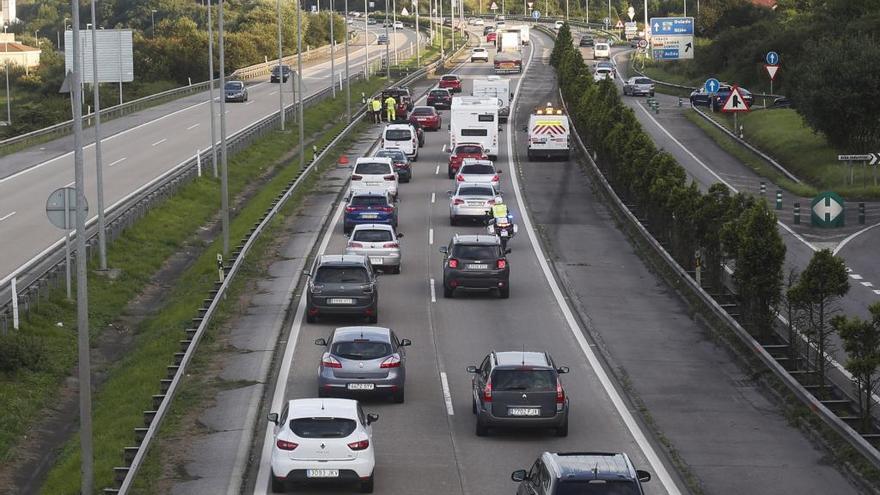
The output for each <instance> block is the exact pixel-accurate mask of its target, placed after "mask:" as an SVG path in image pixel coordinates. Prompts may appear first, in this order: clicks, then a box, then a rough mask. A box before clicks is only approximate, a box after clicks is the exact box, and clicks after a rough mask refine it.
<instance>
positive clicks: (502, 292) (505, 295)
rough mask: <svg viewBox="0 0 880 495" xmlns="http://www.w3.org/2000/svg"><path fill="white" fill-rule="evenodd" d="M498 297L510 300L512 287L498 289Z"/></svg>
mask: <svg viewBox="0 0 880 495" xmlns="http://www.w3.org/2000/svg"><path fill="white" fill-rule="evenodd" d="M498 295H499V296H501V299H508V298H509V297H510V287H505V288H503V289H498Z"/></svg>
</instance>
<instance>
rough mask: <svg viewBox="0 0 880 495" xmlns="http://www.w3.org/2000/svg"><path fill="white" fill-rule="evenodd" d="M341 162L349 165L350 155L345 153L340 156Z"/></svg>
mask: <svg viewBox="0 0 880 495" xmlns="http://www.w3.org/2000/svg"><path fill="white" fill-rule="evenodd" d="M339 164H340V165H348V157H347V156H345V155H342V156H340V157H339Z"/></svg>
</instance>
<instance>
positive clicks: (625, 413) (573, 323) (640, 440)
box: [506, 50, 681, 495]
mask: <svg viewBox="0 0 880 495" xmlns="http://www.w3.org/2000/svg"><path fill="white" fill-rule="evenodd" d="M535 51H536V50H531V51H530V52H529V61H528V63H527V64H526V67H525V69H524V70H523V74H522V75H521V76H520V78H519V79H518V80H517V84H516V91H514V97H513V101H512V102H511V108H516V104H517V102H518V100H519V87H520V86H521V85H522V81H523V79H524V78H525V75H526V73H528V70H529V67H530V66H531V65H532V60H533V58H534V55H535ZM512 127H513V126H512V125H508V126H507V131H506V132H507V159H508V168H511V169H513V165H514V163H515V162H514V160H513V136H512V135H511V129H512ZM517 175H518V174H516V173H512V174H510V178H511V181H512V182H513V191H514V193H515V195H516V201H517V203H519V205H520V217H521V218H522V220H523V225H524V226H525V228H526V232H527V233H528V235H529V240H530V241H531V243H532V248H533V249H534V253H535V257H536V258H537V260H538V264H539V265H540V266H541V270H542V271H543V273H544V278H545V279H546V280H547V283H548V284H549V285H550V290H551V292H553V297H554V298H555V299H556V304H557V305H558V306H559V309H560V310H561V311H562V314H563V316H564V317H565V321H566V323H567V324H568V328H569V330H571V333H572V335H573V336H574V338H575V340H576V341H577V343H578V345H579V346H580V348H581V351H583V353H584V355H585V356H586V357H587V361H588V362H589V364H590V367H591V368H592V369H593V371H594V372H595V373H596V377H597V378H598V379H599V382H600V383H601V385H602V388H604V389H605V392H606V393H607V394H608V397H609V398H610V399H611V402H612V404H614V408H615V409H616V410H617V413H618V414H619V415H620V418H621V419H622V420H623V422H624V424H625V425H626V427H627V429H628V430H629V432H630V434H631V435H632V436H633V439H634V440H635V441H636V443H637V444H638V445H639V448H640V449H641V450H642V452H643V453H644V454H645V457H646V458H647V459H648V462H649V463H650V464H651V467H652V468H653V469H654V473H655V474H656V475H657V477H658V478H659V479H660V483H662V484H663V487H664V488H666V491H667V492H668V493H669V495H681V492H680V491H679V489H678V486H677V485H676V484H675V482H674V481H673V480H672V476H670V474H669V472H668V471H667V470H666V466H665V465H664V464H663V462H662V461H661V460H660V457H659V456H658V455H657V453H656V452H655V451H654V447H653V446H652V445H651V443H650V442H649V441H648V438H647V436H646V435H645V433H644V432H643V431H642V429H641V428H640V427H639V425H638V423H637V422H636V420H635V418H634V417H633V415H632V413H631V412H630V411H629V409H628V408H627V406H626V403H624V401H623V398H622V397H621V396H620V394H619V393H618V392H617V389H615V388H614V384H613V383H612V382H611V379H610V378H609V377H608V374H607V373H605V369H604V368H602V364H601V363H600V362H599V359H598V358H597V357H596V354H595V353H594V352H593V349H592V348H591V347H590V344H589V343H588V342H587V339H586V337H584V332H583V331H582V330H581V327H580V325H579V324H578V322H577V320H576V319H575V317H574V314H573V313H572V311H571V308H569V306H568V303H567V302H566V301H565V296H564V295H563V294H562V291H561V290H560V289H559V284H558V283H557V282H556V278H555V277H554V276H553V272H552V271H551V270H550V265H549V264H548V263H547V259H546V258H545V254H544V249H543V248H542V247H541V244H540V241H539V240H538V236H537V234H536V233H535V229H534V228H533V227H532V220H531V217H530V215H529V212H528V210H527V209H526V207H525V202H524V201H523V195H522V193H521V191H520V187H519V180H518V179H517Z"/></svg>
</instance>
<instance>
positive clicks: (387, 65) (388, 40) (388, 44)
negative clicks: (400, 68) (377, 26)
mask: <svg viewBox="0 0 880 495" xmlns="http://www.w3.org/2000/svg"><path fill="white" fill-rule="evenodd" d="M382 24H385V77H387V78H388V80H389V81H390V80H391V38H390V37H389V36H388V0H385V22H383V23H382Z"/></svg>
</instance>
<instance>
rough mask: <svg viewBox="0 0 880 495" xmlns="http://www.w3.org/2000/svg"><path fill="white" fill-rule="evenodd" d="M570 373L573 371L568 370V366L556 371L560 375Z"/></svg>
mask: <svg viewBox="0 0 880 495" xmlns="http://www.w3.org/2000/svg"><path fill="white" fill-rule="evenodd" d="M569 371H571V370H570V369H568V366H560V367H559V368H557V369H556V372H557V373H559V374H560V375H564V374H566V373H568V372H569Z"/></svg>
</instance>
